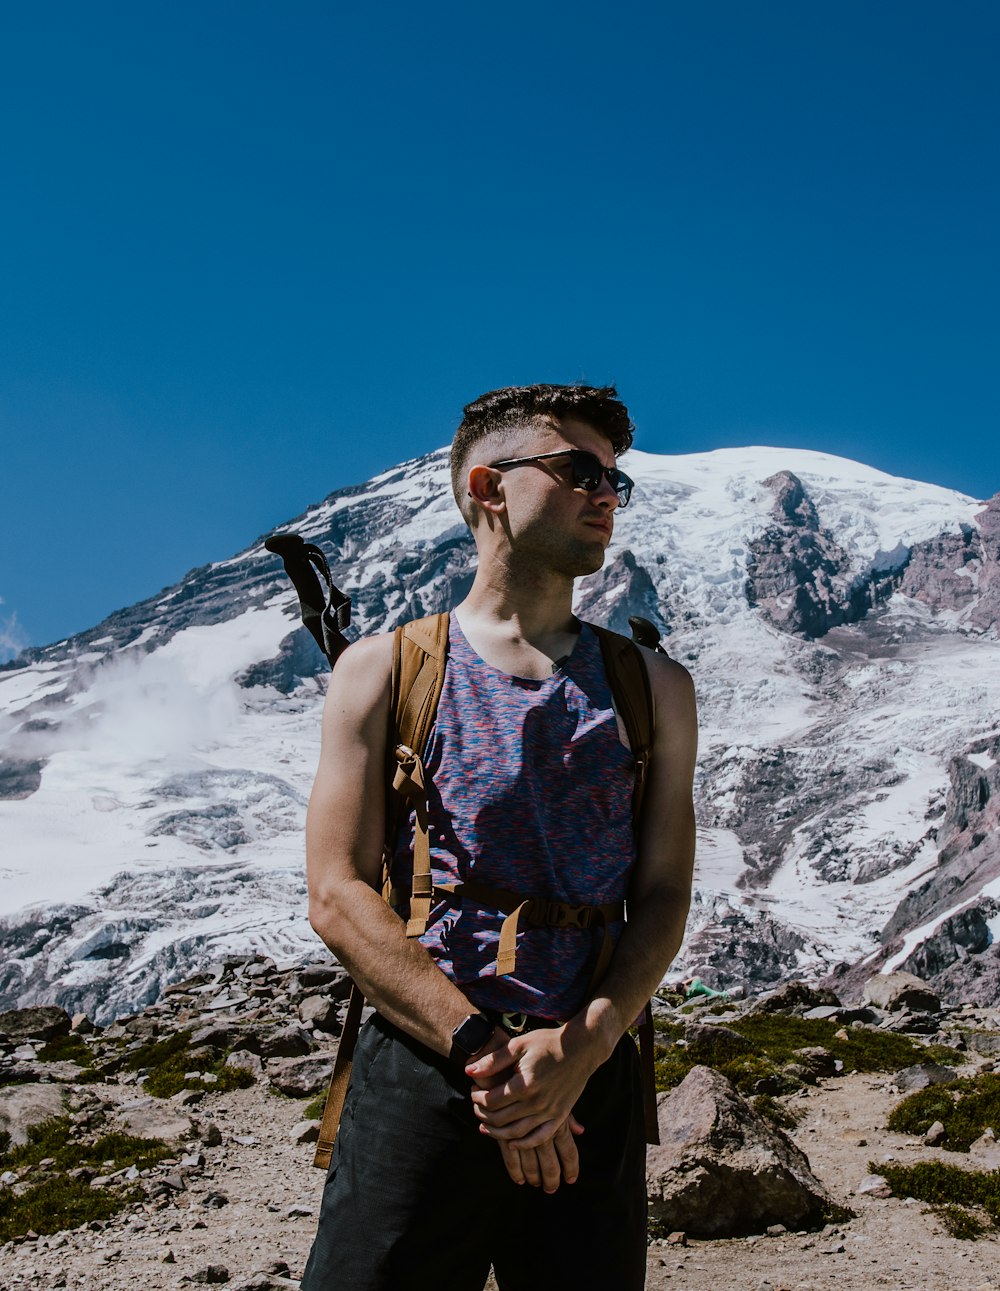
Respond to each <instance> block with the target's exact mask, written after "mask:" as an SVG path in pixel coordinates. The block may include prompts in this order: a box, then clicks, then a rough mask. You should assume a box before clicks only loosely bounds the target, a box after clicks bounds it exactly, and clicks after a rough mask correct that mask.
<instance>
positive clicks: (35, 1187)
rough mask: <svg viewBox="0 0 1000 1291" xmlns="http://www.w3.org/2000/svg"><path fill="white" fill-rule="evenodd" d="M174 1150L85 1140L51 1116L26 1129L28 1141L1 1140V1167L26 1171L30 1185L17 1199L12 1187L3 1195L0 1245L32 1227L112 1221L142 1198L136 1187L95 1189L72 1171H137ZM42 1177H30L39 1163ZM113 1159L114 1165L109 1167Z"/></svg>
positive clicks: (137, 1142) (133, 1141) (156, 1143)
mask: <svg viewBox="0 0 1000 1291" xmlns="http://www.w3.org/2000/svg"><path fill="white" fill-rule="evenodd" d="M171 1151H172V1149H171V1148H170V1147H169V1146H168V1145H167V1144H166V1143H163V1142H161V1141H160V1140H159V1139H140V1138H135V1137H134V1136H133V1135H131V1134H118V1133H115V1134H104V1135H102V1136H101V1137H100V1138H98V1139H95V1140H92V1141H86V1140H84V1141H81V1139H80V1138H79V1131H78V1130H77V1128H76V1127H75V1126H74V1125H72V1124H71V1122H70V1120H69V1118H68V1117H66V1116H58V1117H53V1118H52V1119H51V1120H48V1121H43V1122H41V1124H39V1125H32V1126H30V1127H29V1129H28V1141H27V1143H22V1144H18V1145H17V1146H16V1147H14V1146H12V1145H11V1142H10V1135H9V1134H8V1135H6V1137H5V1139H4V1140H2V1141H0V1169H3V1170H11V1169H15V1170H20V1171H22V1172H23V1173H22V1179H23V1182H25V1183H27V1184H28V1187H27V1188H26V1189H25V1190H24V1192H23V1193H21V1195H20V1196H18V1195H17V1194H16V1193H15V1192H14V1191H13V1189H10V1188H5V1189H4V1190H3V1191H2V1192H0V1242H5V1241H8V1240H9V1239H10V1238H12V1237H17V1236H19V1235H21V1234H22V1233H26V1232H27V1231H28V1229H29V1228H33V1229H34V1230H35V1232H36V1233H55V1232H58V1231H59V1230H60V1229H63V1228H76V1227H78V1226H79V1225H80V1224H85V1223H88V1222H89V1221H90V1220H92V1219H109V1218H110V1217H111V1216H112V1215H115V1214H117V1213H118V1212H119V1211H120V1210H122V1209H124V1208H125V1207H126V1206H129V1205H131V1204H132V1203H133V1202H135V1201H137V1200H139V1199H140V1198H141V1196H142V1194H141V1193H140V1192H138V1191H137V1190H136V1189H134V1188H126V1187H122V1186H120V1185H119V1186H109V1187H107V1188H91V1187H90V1184H89V1182H88V1181H87V1180H86V1179H71V1178H70V1177H69V1173H68V1172H69V1171H70V1170H74V1169H76V1168H77V1167H80V1166H89V1167H91V1168H92V1169H95V1170H103V1169H109V1170H110V1169H114V1170H125V1169H127V1168H128V1167H129V1166H132V1165H134V1166H135V1167H136V1168H137V1169H139V1170H145V1169H146V1168H147V1167H149V1166H153V1165H155V1164H156V1163H157V1162H158V1161H162V1160H163V1158H164V1157H167V1156H169V1155H170V1153H171ZM48 1158H51V1159H52V1164H51V1165H50V1166H46V1167H43V1169H42V1171H41V1177H38V1176H35V1177H34V1178H33V1177H32V1172H33V1171H35V1170H37V1169H38V1166H39V1163H40V1162H41V1161H44V1160H46V1159H48ZM108 1161H113V1162H114V1166H113V1167H111V1166H106V1164H105V1163H106V1162H108Z"/></svg>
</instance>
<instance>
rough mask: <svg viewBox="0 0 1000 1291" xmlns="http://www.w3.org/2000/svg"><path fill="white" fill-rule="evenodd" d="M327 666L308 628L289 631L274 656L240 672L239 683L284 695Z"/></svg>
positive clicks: (323, 671)
mask: <svg viewBox="0 0 1000 1291" xmlns="http://www.w3.org/2000/svg"><path fill="white" fill-rule="evenodd" d="M329 667H330V665H329V664H328V663H327V661H326V658H325V656H324V655H323V652H322V651H321V650H320V648H319V646H318V645H317V644H316V641H315V639H314V638H313V635H312V633H311V632H310V631H309V630H308V628H304V627H302V628H297V629H296V630H295V631H294V632H290V633H289V634H288V636H287V637H285V639H284V640H283V641H282V643H281V645H280V647H279V648H278V653H277V654H276V655H275V656H274V658H273V659H264V660H262V661H261V662H260V663H255V664H254V665H253V666H252V667H250V668H247V669H246V670H245V671H244V672H242V673H240V675H239V676H238V677H237V679H236V680H237V681H238V682H239V684H240V685H241V686H245V687H247V688H249V687H250V686H273V687H274V689H275V690H278V691H280V692H281V694H283V695H290V694H291V693H292V691H293V690H295V689H296V688H297V687H298V686H301V685H302V682H303V681H305V680H306V679H307V678H308V677H320V676H323V675H325V674H326V672H327V671H328V669H329Z"/></svg>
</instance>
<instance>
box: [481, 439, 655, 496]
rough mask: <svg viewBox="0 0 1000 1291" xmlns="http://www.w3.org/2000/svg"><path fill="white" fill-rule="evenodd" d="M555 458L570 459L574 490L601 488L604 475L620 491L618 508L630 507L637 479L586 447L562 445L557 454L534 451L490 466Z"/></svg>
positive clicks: (518, 464) (617, 491)
mask: <svg viewBox="0 0 1000 1291" xmlns="http://www.w3.org/2000/svg"><path fill="white" fill-rule="evenodd" d="M553 457H568V458H569V460H570V466H571V467H572V470H573V487H574V488H575V489H584V490H585V491H586V492H587V493H593V492H594V490H595V489H599V488H600V487H601V478H602V477H603V478H604V479H606V480H607V482H608V483H609V484H610V485H611V487H612V488H613V489H614V491H615V492H616V493H617V494H618V506H619V508H620V509H624V508H625V507H627V506H628V504H629V499H630V498H631V497H632V490H633V489H634V488H635V480H633V479H632V477H631V476H629V475H626V474H625V472H624V471H620V470H619V469H618V467H617V466H605V465H604V464H603V463H602V462H601V460H600V458H598V457H597V456H595V454H594V453H591V452H588V450H587V449H585V448H561V449H559V451H558V452H555V453H535V455H534V456H533V457H508V458H506V460H504V461H502V462H490V463H489V465H490V466H491V467H492V468H493V469H494V470H497V471H502V470H503V469H504V467H506V466H521V465H523V464H524V463H525V462H546V461H549V460H550V459H551V458H553Z"/></svg>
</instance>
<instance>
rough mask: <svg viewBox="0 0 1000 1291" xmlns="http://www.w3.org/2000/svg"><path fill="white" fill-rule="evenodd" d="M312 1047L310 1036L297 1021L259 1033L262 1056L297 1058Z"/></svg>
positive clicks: (310, 1050) (247, 1046)
mask: <svg viewBox="0 0 1000 1291" xmlns="http://www.w3.org/2000/svg"><path fill="white" fill-rule="evenodd" d="M244 1047H245V1048H249V1047H250V1046H249V1045H246V1046H244ZM312 1047H313V1045H312V1037H311V1036H310V1034H309V1032H308V1031H307V1030H306V1029H305V1027H303V1026H301V1025H300V1024H299V1023H297V1022H292V1023H290V1024H289V1025H288V1026H284V1027H277V1028H275V1029H274V1030H273V1031H263V1032H261V1033H260V1054H261V1057H263V1058H299V1057H302V1056H304V1055H305V1054H307V1053H311V1052H312Z"/></svg>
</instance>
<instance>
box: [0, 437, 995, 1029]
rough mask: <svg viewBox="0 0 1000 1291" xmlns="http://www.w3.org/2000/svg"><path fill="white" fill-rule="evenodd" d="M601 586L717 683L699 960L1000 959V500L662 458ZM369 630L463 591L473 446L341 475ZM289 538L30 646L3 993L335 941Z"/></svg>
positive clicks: (8, 708) (137, 987) (858, 472)
mask: <svg viewBox="0 0 1000 1291" xmlns="http://www.w3.org/2000/svg"><path fill="white" fill-rule="evenodd" d="M627 468H628V470H629V472H630V474H632V475H634V476H635V478H636V479H637V480H638V482H639V484H638V487H637V489H636V493H635V498H634V501H633V503H632V505H631V506H630V507H629V508H628V509H627V510H626V511H624V512H622V513H620V515H619V517H618V521H617V528H616V534H615V541H614V544H613V546H612V548H611V552H610V553H609V559H608V562H607V564H606V565H605V567H604V569H603V570H601V571H600V573H598V574H597V575H594V576H593V577H592V578H590V579H588V580H586V581H585V582H584V583H583V584H582V585H581V588H580V593H579V603H578V610H579V612H580V613H581V614H582V615H583V616H584V617H588V618H592V619H594V620H595V621H599V622H604V623H609V624H610V625H611V626H613V627H618V628H620V629H625V628H626V621H627V617H628V615H629V614H632V613H639V614H643V615H645V616H646V617H647V618H650V619H652V620H654V621H655V622H656V623H657V624H658V625H659V626H660V628H661V630H662V631H663V633H664V639H665V644H666V646H667V647H668V649H669V650H670V653H672V654H673V655H674V656H675V657H676V658H678V659H680V660H681V661H682V662H683V663H684V664H686V665H687V667H688V668H689V669H690V670H691V672H692V673H693V675H694V678H695V681H696V684H697V687H698V691H699V696H700V704H701V715H702V741H701V757H700V763H699V776H698V801H699V822H700V824H699V856H698V863H697V872H696V884H697V893H696V899H695V906H694V911H693V915H692V919H691V923H690V927H689V932H688V936H687V940H686V942H685V945H684V948H683V950H682V952H681V956H680V958H679V960H678V963H677V966H676V969H675V971H676V972H681V971H692V972H694V971H698V972H702V973H704V974H705V975H706V976H707V977H709V978H710V980H712V981H714V982H716V983H718V984H720V985H727V984H731V983H742V984H745V985H747V986H749V987H751V988H753V987H759V986H763V985H767V984H773V983H775V982H776V981H779V980H781V979H782V978H785V977H788V976H791V975H800V974H803V973H806V974H808V975H812V976H821V975H824V974H826V973H832V974H833V977H834V980H835V981H837V980H842V981H843V982H844V984H845V985H849V984H850V982H851V981H852V980H853V979H854V978H856V977H857V976H859V975H861V974H863V973H869V972H871V971H873V969H875V968H877V967H878V966H879V965H883V964H888V965H891V966H896V965H903V966H906V967H909V968H912V969H915V970H916V971H919V972H921V973H922V974H923V975H925V976H930V977H932V978H933V979H934V980H935V981H937V982H939V983H940V984H941V985H942V986H943V987H945V988H946V990H947V993H949V994H952V995H963V996H966V997H976V996H983V995H989V996H990V997H991V998H992V997H994V996H995V994H996V991H997V987H998V985H1000V956H998V950H1000V948H998V946H997V945H994V936H995V935H996V934H997V933H998V932H1000V844H998V841H997V838H998V835H997V830H996V824H997V820H996V817H997V810H998V808H997V804H998V803H1000V640H998V624H1000V495H997V497H995V498H993V499H992V501H990V502H988V503H986V502H977V501H976V500H974V499H972V498H969V497H965V496H963V495H961V494H959V493H955V492H953V491H951V490H949V489H944V488H938V487H936V486H934V485H929V484H921V483H917V482H914V481H911V480H903V479H896V478H894V477H892V476H889V475H885V474H883V473H881V472H879V471H876V470H873V469H871V468H869V467H866V466H862V465H859V464H858V463H855V462H851V461H847V460H845V459H842V458H836V457H831V456H828V455H825V454H822V453H815V452H809V451H805V450H791V449H775V448H745V449H726V450H720V451H717V452H713V453H704V454H694V455H688V456H677V457H669V456H655V455H651V454H645V453H641V452H635V451H634V452H632V453H631V454H630V455H629V458H628V461H627ZM287 527H288V528H289V529H291V530H294V531H296V532H299V533H301V534H302V535H303V536H304V537H306V538H307V539H310V540H312V541H315V542H319V543H321V544H322V545H323V546H324V548H325V549H326V550H327V552H328V554H329V556H330V557H331V565H332V567H333V571H334V576H335V578H336V579H337V581H338V583H339V584H340V585H341V586H342V587H343V588H344V589H345V590H347V591H348V592H349V593H350V594H351V596H352V598H353V602H354V606H353V623H354V630H356V631H357V632H358V633H361V634H367V633H370V632H374V631H378V630H383V629H387V628H391V627H393V626H394V625H395V624H397V623H399V622H401V621H402V620H404V619H406V618H408V617H411V616H413V615H416V614H421V613H428V612H432V611H435V610H439V609H443V608H445V607H447V606H448V605H449V604H451V603H454V602H455V601H457V600H458V599H460V598H461V596H462V594H463V593H464V591H465V589H466V588H467V587H468V585H469V583H470V581H471V578H472V570H473V558H474V549H473V547H472V544H471V541H470V539H469V537H468V535H467V532H466V530H465V526H464V524H463V523H462V522H461V519H460V517H459V516H458V513H457V511H456V510H455V506H454V502H453V500H452V498H451V494H450V489H449V483H448V473H447V454H446V452H445V451H444V450H441V451H438V452H435V453H431V454H429V455H427V456H426V457H422V458H418V459H416V460H414V461H412V462H407V463H404V464H403V465H401V466H399V467H397V468H395V469H393V470H391V471H388V472H386V473H385V474H383V475H380V476H377V477H376V478H375V479H373V480H371V481H369V482H368V483H367V484H363V485H358V486H355V487H351V488H347V489H341V490H338V491H337V492H335V493H332V494H331V495H330V496H329V497H328V498H326V499H325V500H324V501H323V502H322V503H320V504H318V505H316V506H313V507H311V508H310V509H309V510H308V511H307V512H306V514H305V515H304V516H302V517H300V518H299V519H298V520H296V521H294V522H292V523H291V524H290V525H289V526H287ZM297 624H298V618H297V607H296V600H295V595H294V592H293V591H292V588H291V586H290V584H289V583H288V582H287V580H286V579H285V576H284V574H283V572H282V570H281V568H280V564H279V562H278V560H277V558H276V557H273V556H271V555H270V554H269V553H268V552H266V551H265V550H264V548H263V546H262V544H261V543H260V542H257V543H255V544H253V545H252V546H251V547H249V548H248V549H247V550H246V551H244V552H241V553H240V554H239V555H237V556H234V557H232V558H231V559H229V560H223V561H220V562H218V563H216V564H211V565H206V566H204V567H202V568H200V569H196V570H193V571H192V572H191V573H190V574H188V575H187V576H186V577H185V578H184V579H183V580H182V581H181V582H180V583H178V584H177V585H176V586H175V587H171V588H167V589H165V590H164V591H162V592H161V593H159V594H158V595H157V596H154V597H151V598H150V599H149V600H147V601H143V602H140V603H139V604H137V605H134V606H132V607H130V608H129V609H126V610H122V611H120V612H119V613H117V614H114V615H112V616H111V617H110V618H108V619H106V620H105V621H104V622H103V623H101V624H99V625H98V626H97V627H96V628H93V629H92V630H90V631H89V632H84V633H81V634H80V635H78V636H76V637H73V638H71V639H69V640H67V641H62V642H59V643H57V644H56V645H52V646H48V647H45V648H44V649H32V650H29V651H26V652H25V653H24V654H22V655H21V656H20V657H19V658H18V659H17V660H15V661H14V662H13V663H12V664H10V665H8V666H7V667H6V668H3V669H0V837H2V854H0V1007H9V1006H11V1005H14V1004H23V1003H28V1002H32V1001H38V1000H42V999H45V1000H49V999H55V1000H57V1001H58V1002H60V1003H62V1004H64V1005H66V1006H67V1007H69V1008H71V1009H86V1010H88V1011H89V1012H90V1013H91V1014H92V1015H94V1016H96V1017H97V1018H98V1020H107V1019H108V1018H110V1017H111V1016H112V1015H114V1014H116V1013H121V1012H123V1011H129V1010H132V1009H135V1008H137V1007H138V1006H140V1005H142V1004H145V1003H146V1002H148V1001H150V1000H151V999H153V998H154V997H155V996H156V995H157V994H158V992H159V990H160V989H161V987H162V985H164V984H165V983H166V982H167V981H168V980H173V979H176V978H178V977H180V976H183V975H186V974H188V973H189V972H190V971H192V969H194V968H195V967H198V966H201V965H203V964H204V963H205V962H206V961H208V960H211V959H216V958H218V957H219V955H220V954H222V953H227V952H239V951H244V950H247V949H249V948H251V947H252V948H255V949H261V950H264V951H265V952H267V953H269V954H271V955H273V956H275V957H277V958H279V959H288V958H293V957H303V956H310V955H317V954H319V953H320V947H319V944H318V942H317V941H316V938H315V936H314V934H313V933H312V931H311V929H310V927H309V925H308V921H307V917H306V901H305V888H304V882H303V862H302V823H303V816H304V808H305V801H306V796H307V794H308V790H309V784H310V781H311V777H312V772H313V768H314V766H315V762H316V756H317V751H318V739H319V710H320V705H321V702H322V694H323V689H324V684H325V683H324V673H325V663H323V661H322V659H321V658H320V656H319V652H318V651H317V650H316V649H315V647H314V646H313V644H312V641H311V638H309V636H308V634H307V633H305V631H304V630H303V629H301V628H299V627H298V626H297Z"/></svg>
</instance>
